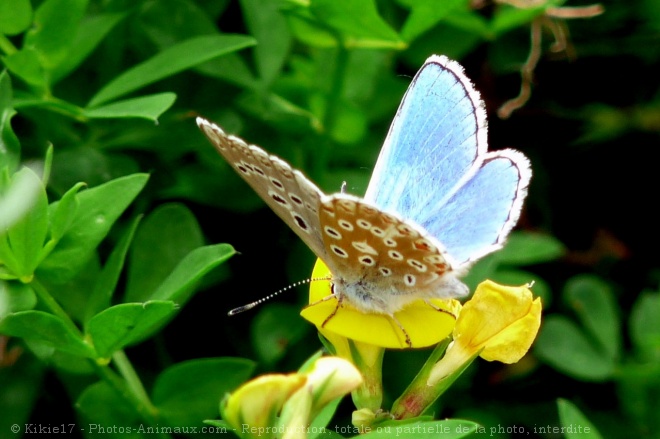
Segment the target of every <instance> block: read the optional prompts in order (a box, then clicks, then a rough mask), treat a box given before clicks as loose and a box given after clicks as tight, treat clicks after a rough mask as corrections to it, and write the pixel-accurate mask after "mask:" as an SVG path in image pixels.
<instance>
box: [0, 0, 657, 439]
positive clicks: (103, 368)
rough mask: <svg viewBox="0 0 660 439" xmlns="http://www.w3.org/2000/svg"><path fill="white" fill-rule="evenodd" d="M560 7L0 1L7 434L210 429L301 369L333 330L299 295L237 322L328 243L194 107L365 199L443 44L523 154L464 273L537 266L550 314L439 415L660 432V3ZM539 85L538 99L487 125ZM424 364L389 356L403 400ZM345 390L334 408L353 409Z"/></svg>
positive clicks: (2, 375)
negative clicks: (266, 383) (658, 156)
mask: <svg viewBox="0 0 660 439" xmlns="http://www.w3.org/2000/svg"><path fill="white" fill-rule="evenodd" d="M562 3H563V2H561V1H552V0H551V1H549V2H533V1H529V2H525V1H516V2H513V1H512V2H510V3H509V2H501V3H491V2H479V1H474V2H468V1H466V0H446V1H442V2H439V1H435V0H381V1H375V0H359V1H353V0H309V1H302V0H300V1H297V0H241V1H230V0H140V1H126V0H105V1H101V0H45V1H38V0H32V1H30V0H0V60H1V63H2V68H3V71H2V73H0V334H2V335H0V436H3V437H17V436H18V435H16V436H7V435H9V434H10V433H8V432H9V431H11V430H10V427H11V425H13V424H18V425H19V426H21V430H20V431H24V428H22V427H23V426H24V424H25V423H40V424H53V425H59V424H67V425H68V424H70V423H77V425H78V426H82V425H85V428H83V430H82V431H80V433H77V434H80V435H82V436H92V435H94V433H98V431H92V430H90V428H91V427H90V428H87V426H88V425H96V426H98V425H138V424H145V425H156V424H158V425H161V426H165V425H191V426H192V425H197V426H199V425H202V424H201V421H202V420H203V419H209V418H213V417H216V416H217V413H218V411H217V407H218V405H217V404H218V399H219V397H220V395H222V394H223V393H224V392H226V391H230V390H232V389H233V388H235V387H236V386H238V385H239V384H240V383H241V382H243V381H245V380H246V379H247V378H248V377H249V376H251V375H252V374H253V373H254V371H255V369H258V370H259V371H261V372H264V371H271V370H279V371H290V370H295V369H297V367H298V366H299V365H300V364H301V363H302V362H303V361H304V360H305V359H306V358H307V357H309V356H310V355H311V354H312V353H313V352H314V351H316V350H317V349H318V348H319V347H320V343H319V342H318V340H317V339H316V334H315V330H314V329H313V328H312V327H310V326H309V325H307V324H306V323H303V322H302V320H301V319H300V318H298V317H297V314H298V311H299V310H300V308H301V307H302V306H303V304H304V302H305V297H306V293H305V291H303V289H301V291H300V294H299V295H298V297H297V300H295V299H292V298H291V295H290V297H289V299H282V300H281V301H278V303H272V304H267V305H264V306H263V307H261V309H258V310H255V311H253V312H252V313H248V314H246V315H240V316H237V317H232V318H231V319H229V318H227V317H226V316H225V314H226V311H227V310H229V309H231V308H233V307H235V306H239V305H243V304H245V303H247V302H250V301H252V300H256V299H258V298H261V297H263V296H266V295H268V294H270V293H271V292H272V291H274V290H276V289H278V288H280V287H281V286H284V285H287V284H289V283H290V282H293V281H297V280H300V279H303V278H306V277H308V276H309V274H310V272H311V266H312V263H313V256H312V255H311V253H310V252H309V251H307V250H306V249H304V248H303V245H302V244H301V243H300V242H298V240H296V239H295V237H294V236H293V234H292V233H290V231H288V230H286V229H285V228H284V227H283V225H282V224H280V222H279V220H278V219H277V218H276V217H275V216H274V215H272V214H271V213H270V212H267V211H266V210H265V209H264V204H263V203H262V202H261V201H260V200H259V199H258V198H257V197H256V196H255V194H254V193H252V192H251V190H250V189H249V188H248V187H247V185H245V184H244V183H243V182H242V181H240V179H239V178H238V177H237V176H236V175H234V173H233V171H232V170H231V169H230V167H229V166H228V165H227V164H226V163H224V162H223V161H222V159H221V158H220V157H219V156H217V154H216V153H215V151H214V150H213V148H211V147H210V146H209V145H208V143H207V141H206V139H204V137H203V136H202V135H201V134H200V133H199V132H198V130H197V128H196V127H195V123H194V116H195V115H198V114H201V115H204V116H206V117H208V118H209V119H212V120H214V121H215V122H217V123H218V124H219V125H221V126H222V127H223V128H224V129H226V130H227V131H228V132H231V133H236V134H239V135H241V136H242V137H244V138H245V139H246V140H248V141H250V142H254V143H255V144H259V145H262V146H264V147H265V148H266V149H267V150H268V151H270V152H272V153H274V154H276V155H279V156H281V157H283V158H285V159H286V160H287V161H289V162H290V163H291V164H292V165H293V166H294V167H296V168H299V169H303V170H304V171H305V173H306V174H307V175H308V176H309V177H310V178H311V179H312V180H314V181H315V182H317V183H318V185H319V186H320V187H321V188H322V189H324V190H325V191H328V192H335V191H337V190H338V189H339V187H340V186H341V182H342V181H347V182H348V192H350V193H354V194H357V195H361V194H363V193H364V190H365V188H366V185H367V182H368V178H369V175H370V170H371V168H372V166H373V164H374V162H375V158H376V156H377V154H378V150H379V147H380V145H381V143H382V141H383V139H384V138H385V135H386V133H387V127H388V125H389V123H390V121H391V119H392V117H393V115H394V114H395V112H396V108H397V106H398V104H399V102H400V100H401V97H402V96H403V93H404V91H405V89H406V87H407V84H408V83H409V82H410V78H411V77H412V75H413V74H414V72H415V71H416V70H417V68H418V67H419V66H421V64H422V63H423V61H424V60H425V59H426V58H427V57H428V56H429V55H431V54H433V53H437V54H445V55H448V56H449V57H451V58H454V59H458V60H460V61H461V62H462V64H464V66H465V68H466V72H467V75H468V76H469V77H471V78H472V79H473V81H474V82H475V84H476V87H477V89H479V90H480V92H481V93H482V96H483V99H484V101H485V103H486V106H487V110H488V114H489V130H490V132H489V142H490V148H491V149H499V148H502V147H508V146H513V147H515V148H516V149H520V150H522V151H524V152H525V153H526V154H527V155H528V156H529V157H530V158H531V160H532V164H533V171H534V177H533V181H532V186H531V190H530V196H529V198H528V201H527V205H526V210H525V213H524V215H523V218H522V220H521V223H520V225H519V231H518V232H516V233H515V234H513V235H512V237H511V239H510V240H509V243H508V245H507V247H506V248H505V249H504V250H502V251H501V252H499V253H496V254H493V255H491V256H490V257H488V258H486V259H484V260H482V261H480V262H479V263H478V264H476V266H475V267H473V269H472V271H471V272H470V274H469V275H468V278H467V282H468V284H470V285H471V286H472V287H474V285H476V283H478V282H479V281H481V280H483V279H484V278H486V277H489V278H492V279H494V280H497V281H500V282H506V283H512V284H520V283H524V282H529V281H532V280H533V281H534V282H535V287H534V291H535V293H536V294H539V295H541V296H542V298H543V302H544V311H545V317H544V322H543V326H542V329H541V333H540V335H539V338H538V340H537V343H536V345H535V348H534V349H533V351H532V352H531V353H530V354H528V356H527V357H525V358H524V359H523V360H522V361H521V362H520V363H518V364H516V365H512V366H502V365H500V366H496V365H492V364H486V363H483V362H482V363H481V364H479V366H476V367H475V366H473V367H471V368H470V369H469V370H468V371H467V372H466V374H465V375H464V376H463V377H462V378H461V379H460V380H459V381H458V382H457V383H456V384H455V386H454V388H452V390H451V391H450V392H449V394H448V395H447V396H448V397H446V398H443V400H442V401H441V402H440V403H438V405H437V411H436V415H437V416H439V417H446V416H451V417H454V418H463V419H470V420H473V421H476V422H479V423H481V425H483V426H484V428H486V431H487V432H488V433H492V437H503V438H504V437H514V436H516V434H515V432H512V431H511V429H507V427H512V426H519V427H523V428H524V429H525V431H526V432H529V435H528V437H540V438H554V437H569V438H572V437H600V436H598V434H597V433H595V435H592V436H581V435H571V434H569V433H566V434H564V435H563V436H562V434H561V433H559V434H557V433H556V432H555V431H554V430H552V429H551V430H546V429H544V428H542V427H543V426H557V427H558V426H567V425H573V424H576V423H579V424H580V425H592V427H593V428H594V430H593V431H595V429H598V430H599V431H601V432H602V433H603V437H611V438H629V437H639V438H660V420H659V419H660V418H659V417H658V416H657V415H658V413H660V323H658V322H660V293H659V292H658V284H659V282H660V254H659V253H658V252H657V249H658V248H660V234H659V233H658V231H657V230H658V229H657V221H656V218H655V215H654V214H653V211H652V210H650V209H648V208H646V206H647V205H650V206H654V204H655V201H656V200H655V198H654V193H653V188H654V187H657V183H656V178H655V173H656V172H657V171H656V167H657V166H656V164H655V160H654V157H655V155H654V151H655V149H656V148H657V147H658V144H659V143H658V140H659V136H658V133H659V132H660V94H659V93H658V79H657V78H658V76H657V72H658V71H659V70H658V67H659V65H658V64H659V61H660V56H659V55H660V7H658V2H657V1H656V0H634V1H631V2H625V4H624V3H623V2H615V1H610V2H608V3H603V7H604V13H603V14H602V15H597V16H593V17H589V16H584V17H581V18H582V19H575V20H567V19H566V15H564V14H569V15H571V14H572V15H573V16H574V17H575V16H576V15H577V16H578V17H579V15H580V11H585V10H586V11H589V10H590V9H589V6H590V5H589V4H585V3H578V2H577V1H575V2H569V3H567V4H565V5H563V4H562ZM580 7H582V9H580ZM571 8H572V9H571ZM587 15H588V14H587ZM594 15H596V14H594ZM569 29H570V32H569ZM535 30H542V31H543V32H542V33H540V34H539V35H541V36H542V38H541V39H540V40H537V39H535V37H534V35H535V34H534V31H535ZM537 36H538V35H537ZM562 39H563V40H562ZM530 54H536V55H538V56H539V62H538V63H537V64H536V63H534V64H533V67H534V69H533V72H532V75H531V76H530V74H529V72H528V73H527V76H525V75H523V77H522V79H521V76H520V73H519V71H520V69H521V67H522V66H523V65H524V63H525V62H526V60H527V62H528V65H529V59H528V57H530ZM527 80H531V83H532V84H533V88H532V94H531V97H530V98H529V101H528V102H525V103H524V105H522V107H521V108H519V109H517V110H516V111H515V112H513V114H512V115H511V117H510V118H509V119H508V120H500V119H498V118H497V116H496V114H497V109H498V107H501V106H502V105H503V104H504V103H505V102H506V101H508V100H509V99H512V98H514V97H515V96H516V95H517V94H518V92H519V87H520V85H521V82H522V83H524V82H525V81H527ZM21 163H27V164H30V167H22V166H21V165H20V164H21ZM639 197H643V202H640V201H639V200H640V198H639ZM207 243H213V244H211V245H209V244H207ZM217 243H228V244H217ZM230 244H231V245H230ZM234 248H236V249H238V250H239V251H240V253H241V256H240V257H236V258H232V260H231V261H230V263H229V264H223V263H224V262H226V261H227V259H228V258H229V257H230V256H232V255H234V254H236V251H235V250H234ZM221 264H222V265H221ZM196 292H200V294H198V295H196V296H194V297H193V295H194V293H196ZM292 302H296V303H295V304H294V303H292ZM184 305H185V307H184ZM425 355H426V353H425V352H420V351H412V352H391V353H388V355H387V358H386V364H385V371H384V377H385V381H386V384H385V388H386V389H391V395H389V396H388V395H386V397H389V398H395V397H396V395H397V394H398V393H397V390H401V389H402V388H403V387H405V385H406V383H407V382H408V381H410V379H411V375H414V373H415V371H416V370H417V369H418V367H419V365H421V364H422V362H423V361H424V357H425ZM241 357H245V358H250V359H243V358H241ZM558 399H559V400H558ZM569 401H571V402H569ZM556 404H558V406H556ZM578 407H579V409H578ZM341 409H342V408H341V407H340V409H339V412H338V414H337V416H336V418H335V420H334V421H333V422H336V423H337V425H348V423H349V421H350V419H349V418H350V409H349V410H347V411H342V410H341ZM498 427H504V428H498ZM78 431H79V429H76V432H78ZM128 436H131V435H128ZM122 437H126V435H122ZM489 437H490V436H489Z"/></svg>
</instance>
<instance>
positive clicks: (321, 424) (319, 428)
mask: <svg viewBox="0 0 660 439" xmlns="http://www.w3.org/2000/svg"><path fill="white" fill-rule="evenodd" d="M343 399H344V398H343V397H341V398H337V399H335V400H334V401H330V402H329V403H327V404H326V405H325V406H324V407H323V408H322V409H321V411H320V412H319V414H318V415H316V417H315V418H314V420H313V421H312V423H311V424H309V432H310V436H309V439H314V438H317V437H323V438H325V437H326V436H325V434H324V433H323V432H324V429H325V428H326V427H327V426H328V424H330V421H331V420H332V418H333V417H334V416H335V412H336V411H337V407H339V403H340V402H341V401H342V400H343ZM330 430H331V429H330ZM315 433H316V434H315Z"/></svg>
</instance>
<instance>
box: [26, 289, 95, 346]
mask: <svg viewBox="0 0 660 439" xmlns="http://www.w3.org/2000/svg"><path fill="white" fill-rule="evenodd" d="M30 286H31V287H32V289H34V291H35V292H36V293H37V297H39V299H40V300H41V301H42V302H43V303H44V304H45V305H46V306H47V307H48V309H49V310H50V311H51V312H52V313H53V314H55V315H56V316H57V317H59V318H60V319H62V321H64V324H66V325H67V326H68V327H69V328H71V329H72V330H73V332H74V333H75V334H78V335H79V336H80V338H83V334H82V332H81V331H80V328H78V326H76V324H75V323H73V320H71V317H69V315H68V314H67V313H66V311H64V309H62V307H61V306H60V304H59V303H57V300H55V298H54V297H53V296H51V294H50V293H49V292H48V290H47V289H46V287H44V286H43V285H42V284H41V282H39V281H38V280H37V279H36V278H33V279H32V282H30Z"/></svg>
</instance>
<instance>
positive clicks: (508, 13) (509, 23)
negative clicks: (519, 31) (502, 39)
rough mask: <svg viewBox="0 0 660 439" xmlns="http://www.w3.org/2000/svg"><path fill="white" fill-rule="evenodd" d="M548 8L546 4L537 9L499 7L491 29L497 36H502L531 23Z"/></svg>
mask: <svg viewBox="0 0 660 439" xmlns="http://www.w3.org/2000/svg"><path fill="white" fill-rule="evenodd" d="M546 7H547V6H546V5H545V4H543V5H542V6H539V7H536V8H517V7H514V6H509V5H506V4H502V5H499V7H498V8H497V10H496V11H495V15H494V16H493V19H492V21H491V23H490V27H491V29H492V31H493V33H494V34H495V35H502V34H503V33H505V32H508V31H510V30H513V29H516V28H519V27H521V26H524V25H526V24H528V23H531V22H532V20H534V18H536V17H537V16H539V15H541V14H543V12H545V8H546Z"/></svg>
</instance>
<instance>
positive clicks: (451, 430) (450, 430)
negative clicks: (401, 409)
mask: <svg viewBox="0 0 660 439" xmlns="http://www.w3.org/2000/svg"><path fill="white" fill-rule="evenodd" d="M478 427H479V424H476V423H474V422H471V421H464V420H462V419H447V420H444V421H429V422H420V421H414V422H410V421H409V420H405V421H398V422H397V421H394V422H390V423H387V424H384V425H383V426H382V427H381V426H379V428H377V429H375V431H371V432H369V433H367V434H364V435H360V438H365V439H390V438H392V437H397V436H398V437H411V438H412V437H414V438H415V439H437V438H439V437H441V438H442V439H460V438H463V437H471V436H472V435H473V434H474V433H475V432H476V431H477V428H478Z"/></svg>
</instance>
